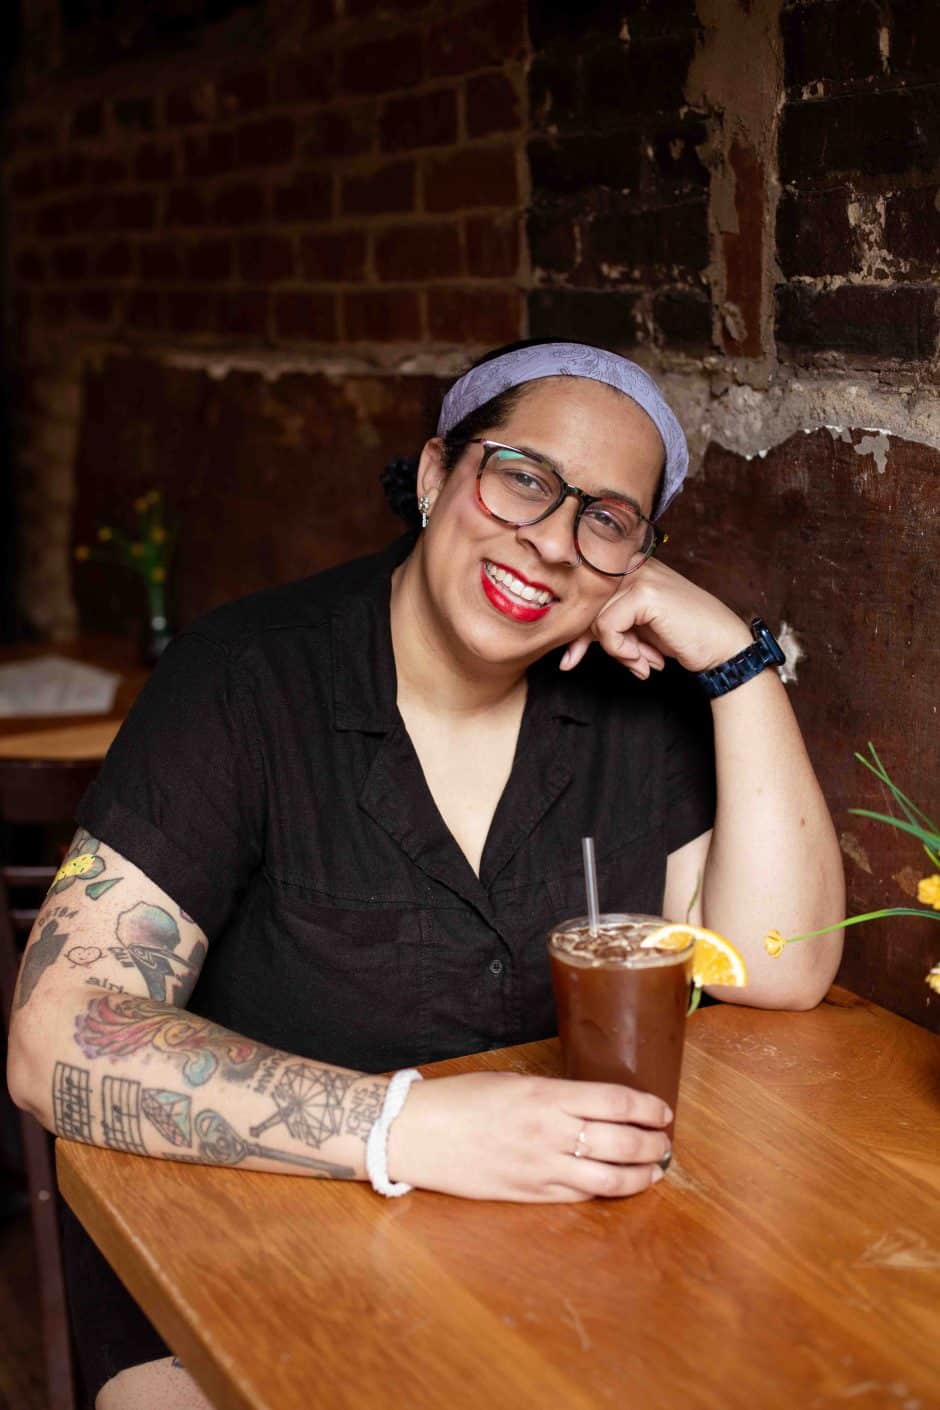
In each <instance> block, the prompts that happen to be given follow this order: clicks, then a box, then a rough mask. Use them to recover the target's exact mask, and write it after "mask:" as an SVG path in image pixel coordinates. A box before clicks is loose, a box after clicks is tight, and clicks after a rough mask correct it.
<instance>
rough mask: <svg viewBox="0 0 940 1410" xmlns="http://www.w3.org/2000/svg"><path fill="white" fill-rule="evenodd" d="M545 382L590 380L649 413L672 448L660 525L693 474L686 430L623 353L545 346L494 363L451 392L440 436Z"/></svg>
mask: <svg viewBox="0 0 940 1410" xmlns="http://www.w3.org/2000/svg"><path fill="white" fill-rule="evenodd" d="M540 377H587V378H589V379H590V380H591V381H592V382H603V383H605V384H606V385H607V386H608V387H616V388H617V390H618V391H620V392H625V393H626V395H627V396H628V397H630V398H631V400H633V401H635V402H636V404H637V406H641V407H642V408H643V410H644V411H645V412H646V414H647V416H648V417H649V418H650V420H651V421H652V422H653V424H654V425H655V427H656V429H657V431H658V432H659V434H660V435H661V436H662V438H663V445H664V446H665V448H666V465H665V468H664V471H663V483H662V488H661V489H660V492H659V497H658V499H657V501H656V504H655V506H654V508H653V518H654V519H658V518H659V516H660V514H662V512H663V510H664V509H665V508H666V507H667V505H668V504H670V503H671V501H672V500H673V499H675V497H676V495H677V494H678V493H679V491H680V490H681V489H682V482H683V480H684V479H685V476H686V471H687V470H688V468H689V451H688V447H687V445H686V443H685V435H684V434H683V431H682V427H681V426H680V425H679V422H678V421H677V420H676V418H675V415H674V413H673V412H672V411H671V410H670V408H669V407H668V406H667V404H666V401H665V399H664V397H663V395H662V393H661V392H660V390H659V388H658V387H657V386H656V383H655V382H654V381H653V379H652V377H650V376H649V374H648V373H646V372H644V371H643V369H642V367H638V366H637V365H636V363H635V362H628V361H627V359H626V358H625V357H619V356H618V355H617V353H610V352H605V351H604V350H603V349H602V348H591V347H587V346H586V345H585V344H584V343H541V344H536V345H535V346H534V347H531V348H517V349H516V351H515V352H508V353H504V354H503V356H502V357H494V358H493V359H492V361H491V362H484V363H481V365H480V366H479V367H472V368H471V369H470V371H469V372H466V373H464V375H463V377H461V378H460V379H459V380H458V381H456V382H455V383H454V385H453V386H452V387H451V389H450V391H449V392H448V393H447V395H446V397H445V398H444V404H443V406H442V407H441V414H440V417H439V419H438V423H437V434H438V435H439V436H446V435H447V432H448V431H450V430H452V428H453V427H454V426H456V425H457V423H458V421H462V420H463V418H464V417H465V416H468V415H469V414H470V412H471V411H476V409H477V407H478V406H483V404H484V402H488V401H490V400H491V399H492V398H493V397H495V396H499V394H500V392H505V391H507V390H508V388H510V387H518V386H519V385H520V384H521V383H523V382H535V381H538V379H539V378H540Z"/></svg>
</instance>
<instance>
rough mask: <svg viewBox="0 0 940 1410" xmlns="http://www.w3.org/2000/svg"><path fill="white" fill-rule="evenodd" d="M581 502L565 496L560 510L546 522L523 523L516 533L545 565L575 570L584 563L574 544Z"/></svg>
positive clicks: (553, 512)
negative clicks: (579, 503) (562, 566)
mask: <svg viewBox="0 0 940 1410" xmlns="http://www.w3.org/2000/svg"><path fill="white" fill-rule="evenodd" d="M578 508H579V505H578V501H577V499H576V498H575V497H574V496H573V495H572V496H569V497H566V498H565V499H564V500H563V501H562V503H561V504H559V506H558V508H557V509H553V510H552V512H551V514H549V516H548V518H547V519H542V520H540V521H539V523H537V524H523V525H522V526H521V527H520V528H518V529H517V530H516V538H517V539H518V540H519V542H520V543H525V544H528V545H529V546H530V547H532V548H534V549H535V551H536V553H537V554H538V555H539V557H540V558H542V559H544V560H545V562H546V563H566V564H569V565H570V566H571V567H572V568H576V567H577V566H578V564H579V563H580V562H581V555H580V554H579V553H578V549H577V546H576V544H575V541H574V526H575V522H576V521H577V517H578Z"/></svg>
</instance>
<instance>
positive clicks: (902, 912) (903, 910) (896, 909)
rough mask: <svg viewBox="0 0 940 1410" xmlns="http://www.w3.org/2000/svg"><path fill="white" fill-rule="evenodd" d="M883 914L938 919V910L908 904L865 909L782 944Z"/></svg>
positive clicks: (807, 938) (792, 936)
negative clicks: (860, 913)
mask: <svg viewBox="0 0 940 1410" xmlns="http://www.w3.org/2000/svg"><path fill="white" fill-rule="evenodd" d="M883 916H923V917H924V919H925V920H940V911H937V912H933V911H919V910H915V909H914V908H913V907H908V906H890V907H889V908H888V909H887V910H885V911H866V913H865V915H863V916H849V918H848V920H837V921H836V923H835V925H824V926H823V928H822V930H807V931H806V933H805V934H804V935H790V936H788V937H787V939H786V940H785V941H784V944H786V945H792V944H793V942H794V941H795V940H812V939H813V938H814V937H815V936H817V935H828V934H829V932H830V931H832V930H844V929H845V927H846V926H848V925H861V923H862V921H863V920H880V919H881V918H882V917H883Z"/></svg>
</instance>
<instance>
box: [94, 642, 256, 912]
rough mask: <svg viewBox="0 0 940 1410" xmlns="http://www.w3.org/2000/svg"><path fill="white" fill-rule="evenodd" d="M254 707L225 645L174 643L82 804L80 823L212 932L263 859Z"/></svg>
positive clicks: (214, 643)
mask: <svg viewBox="0 0 940 1410" xmlns="http://www.w3.org/2000/svg"><path fill="white" fill-rule="evenodd" d="M252 721H253V714H252V710H251V702H250V699H249V698H248V694H247V691H246V690H245V688H244V687H240V685H239V682H238V679H237V676H236V672H235V669H234V666H233V663H232V660H231V659H230V655H229V651H228V650H227V648H226V647H225V646H223V645H222V644H220V643H219V642H217V641H214V640H212V639H211V638H209V637H207V636H203V635H201V634H200V633H199V632H187V633H184V634H183V635H182V636H179V637H177V638H176V639H175V640H174V641H173V642H172V643H171V644H170V646H169V647H168V648H167V650H166V652H165V653H164V655H163V656H162V657H161V659H160V662H159V664H158V666H157V668H156V670H155V671H154V674H153V676H152V677H151V679H150V680H149V681H148V683H147V685H146V686H145V687H144V690H143V691H142V693H141V695H140V697H139V698H138V700H137V701H136V702H135V704H134V706H133V708H132V710H131V712H130V714H129V715H128V717H127V720H126V721H125V723H124V725H123V726H122V728H121V730H120V731H119V733H118V736H117V738H116V739H115V741H114V743H113V744H112V746H111V748H110V750H109V751H108V755H107V758H106V759H105V761H104V764H103V765H102V768H101V772H100V773H99V775H98V777H97V779H96V780H95V782H94V783H93V784H92V786H91V788H90V789H89V790H88V792H87V793H86V794H85V796H84V798H83V799H82V801H81V803H80V805H79V808H78V811H77V814H76V817H77V820H78V822H79V823H80V824H81V826H82V827H85V828H87V829H88V831H89V832H90V833H91V834H92V835H93V836H94V837H98V838H100V839H101V840H102V841H103V842H106V843H107V844H108V845H109V846H110V847H113V848H114V849H115V850H116V851H118V852H120V853H121V855H122V856H124V857H126V858H127V859H128V861H130V862H133V864H134V865H135V866H137V867H139V868H140V869H141V871H143V872H145V873H146V875H147V876H149V877H150V878H151V880H153V881H155V882H156V883H157V885H158V886H160V887H162V888H163V890H164V891H166V892H167V894H168V895H170V896H172V897H173V899H174V900H175V901H176V902H177V904H178V905H179V906H180V907H181V908H182V909H183V910H184V911H185V912H186V913H187V915H190V916H192V918H193V919H194V920H195V921H196V922H197V923H198V924H199V926H200V927H201V928H202V929H203V930H204V931H205V932H206V934H207V935H209V936H210V937H211V936H212V935H214V934H217V933H218V932H219V930H221V928H222V927H223V925H224V924H225V921H226V918H227V917H228V915H229V913H230V911H231V910H232V908H233V906H234V905H235V904H236V902H237V900H238V898H239V897H240V896H241V895H242V894H243V893H244V891H245V889H246V887H247V885H248V883H249V880H250V878H251V876H252V875H253V873H254V872H255V871H257V869H258V867H259V866H260V864H261V854H262V839H263V835H264V812H265V809H264V788H263V781H262V773H261V764H260V758H259V757H258V755H257V747H256V740H255V734H256V731H255V730H254V729H253V728H252Z"/></svg>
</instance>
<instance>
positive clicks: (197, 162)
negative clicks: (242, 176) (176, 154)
mask: <svg viewBox="0 0 940 1410" xmlns="http://www.w3.org/2000/svg"><path fill="white" fill-rule="evenodd" d="M234 166H235V134H234V132H229V131H226V130H225V129H219V130H217V131H214V132H206V133H201V134H200V135H199V136H198V137H187V138H186V146H185V149H184V162H183V169H184V172H185V175H186V177H187V179H188V180H190V181H199V180H201V179H202V178H203V177H206V176H226V175H227V174H228V173H229V172H230V171H232V170H233V168H234Z"/></svg>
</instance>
